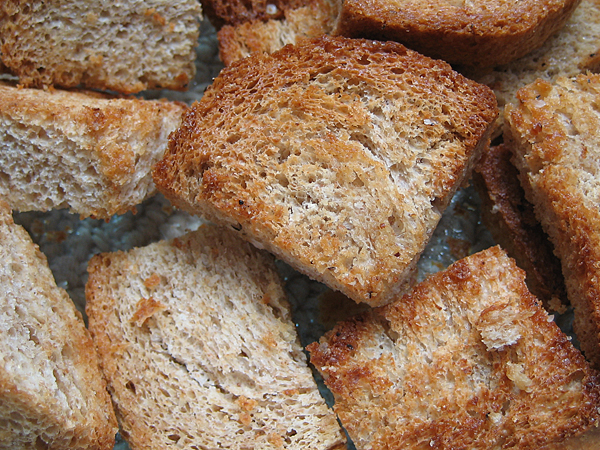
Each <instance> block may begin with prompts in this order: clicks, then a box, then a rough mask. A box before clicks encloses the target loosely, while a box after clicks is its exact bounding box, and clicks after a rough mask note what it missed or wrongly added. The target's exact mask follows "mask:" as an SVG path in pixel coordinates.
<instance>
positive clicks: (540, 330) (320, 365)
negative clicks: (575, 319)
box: [308, 246, 600, 450]
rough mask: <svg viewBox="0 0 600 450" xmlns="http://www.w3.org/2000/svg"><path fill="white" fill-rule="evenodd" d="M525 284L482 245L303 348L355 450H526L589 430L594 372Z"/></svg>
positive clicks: (598, 395) (593, 420) (595, 392)
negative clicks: (403, 293)
mask: <svg viewBox="0 0 600 450" xmlns="http://www.w3.org/2000/svg"><path fill="white" fill-rule="evenodd" d="M524 279H525V273H524V272H523V271H522V270H521V269H519V268H518V267H517V266H516V264H515V263H514V261H513V260H512V259H510V258H508V257H507V256H506V253H505V252H504V251H503V250H502V249H501V248H500V247H498V246H496V247H491V248H489V249H487V250H484V251H482V252H479V253H476V254H474V255H471V256H469V257H466V258H464V259H462V260H459V261H458V262H456V263H454V264H453V265H451V266H450V267H449V268H448V269H446V270H445V271H442V272H438V273H437V274H434V275H432V276H430V277H429V278H427V279H426V280H425V281H423V282H422V283H421V284H419V285H418V286H416V287H415V288H414V290H413V291H412V292H411V293H410V294H407V295H405V296H404V297H403V298H401V299H398V300H397V301H395V302H393V303H391V304H389V305H387V306H385V307H382V308H378V309H374V310H372V311H370V312H367V313H365V314H363V315H361V316H358V317H356V318H354V319H352V320H349V321H347V322H343V323H341V324H339V325H338V326H337V327H336V328H334V329H333V330H332V331H331V332H329V333H328V334H327V335H326V336H324V337H323V338H322V339H321V340H320V342H319V343H316V342H315V343H313V344H310V345H309V346H308V350H309V352H310V359H311V362H312V363H313V364H314V365H315V366H316V367H317V369H318V370H319V371H320V372H321V373H322V374H323V376H324V378H325V382H326V384H327V386H328V387H329V388H330V389H331V391H332V392H333V395H334V397H335V406H334V410H335V411H336V413H337V414H338V416H339V418H340V419H341V422H342V425H343V426H344V427H345V428H346V430H347V431H348V433H349V436H350V438H351V439H352V440H353V441H354V443H355V444H356V446H357V448H369V449H373V450H376V449H389V448H394V449H405V448H406V449H409V448H410V449H430V448H436V449H473V450H474V449H506V448H514V449H520V450H525V449H539V448H544V446H545V445H548V446H553V445H557V444H558V443H559V442H562V441H563V440H565V439H567V438H569V437H570V436H578V435H581V434H582V433H584V432H586V431H587V430H590V429H591V430H592V431H595V426H596V425H597V424H598V422H599V420H600V417H599V410H598V406H599V405H600V403H599V401H600V385H599V382H600V380H599V378H598V374H597V372H595V371H593V370H592V369H590V367H589V365H588V363H587V362H586V361H585V359H584V357H583V355H582V354H581V353H580V352H579V351H578V350H577V349H575V348H574V347H573V345H572V344H571V342H570V341H569V339H568V338H567V336H566V335H565V334H564V333H563V332H562V331H561V330H560V329H559V328H558V326H557V325H556V324H555V323H554V322H553V321H552V317H551V316H548V314H547V312H546V311H545V310H544V309H543V308H542V307H541V305H539V304H538V303H537V300H536V298H535V297H534V296H533V295H532V294H530V293H529V291H528V290H527V287H526V285H525V281H524ZM548 448H557V447H548Z"/></svg>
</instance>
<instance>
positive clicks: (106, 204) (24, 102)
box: [0, 84, 186, 218]
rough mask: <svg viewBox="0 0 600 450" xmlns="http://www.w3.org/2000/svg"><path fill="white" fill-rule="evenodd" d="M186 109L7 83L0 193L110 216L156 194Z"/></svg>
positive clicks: (19, 206) (1, 104)
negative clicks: (159, 172)
mask: <svg viewBox="0 0 600 450" xmlns="http://www.w3.org/2000/svg"><path fill="white" fill-rule="evenodd" d="M185 109H186V106H185V105H183V104H179V103H174V102H166V101H150V100H139V99H135V98H112V97H108V96H104V95H101V94H97V93H92V92H69V91H60V90H50V91H43V90H38V89H21V88H17V87H14V86H11V85H8V84H0V149H1V151H0V197H3V198H5V199H6V200H7V201H8V202H9V203H10V205H11V206H12V208H14V209H16V210H19V211H31V210H37V211H48V210H50V209H56V208H69V209H70V211H72V212H74V213H77V214H80V215H81V216H82V217H88V216H93V217H97V218H109V217H111V216H112V215H113V214H117V213H119V214H120V213H124V212H126V211H129V210H132V209H134V208H135V206H136V205H138V204H139V203H141V202H142V201H143V200H144V199H145V198H147V197H149V196H150V195H152V194H154V193H155V192H156V188H155V186H154V183H153V181H152V175H151V168H152V165H153V164H154V163H155V162H156V161H157V160H158V159H160V158H161V157H162V155H163V153H164V150H165V149H166V146H167V136H168V134H169V133H170V132H171V131H173V130H174V129H175V128H176V127H177V126H178V125H179V123H180V121H181V115H182V113H183V111H184V110H185Z"/></svg>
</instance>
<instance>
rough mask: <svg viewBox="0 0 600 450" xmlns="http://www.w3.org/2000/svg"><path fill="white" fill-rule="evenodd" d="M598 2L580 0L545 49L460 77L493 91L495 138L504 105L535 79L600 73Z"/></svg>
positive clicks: (599, 2) (500, 126)
mask: <svg viewBox="0 0 600 450" xmlns="http://www.w3.org/2000/svg"><path fill="white" fill-rule="evenodd" d="M598 35H600V0H582V2H581V3H580V4H579V6H578V7H577V8H576V9H575V11H574V12H573V14H572V15H571V17H570V18H569V20H568V21H567V23H566V24H565V26H564V27H562V28H561V29H560V30H558V31H557V32H556V33H554V34H553V35H552V36H551V37H550V38H548V40H547V41H546V42H544V45H542V46H541V47H539V48H538V49H536V50H533V51H532V52H530V53H528V54H527V55H525V56H523V57H522V58H519V59H517V60H515V61H513V62H511V63H509V64H506V65H502V66H498V67H495V68H492V69H489V68H488V69H486V70H466V71H463V72H462V73H463V74H464V75H466V76H467V77H469V78H472V79H474V80H475V81H477V82H479V83H483V84H486V85H487V86H489V87H490V88H492V89H493V90H494V93H495V94H496V98H497V99H498V107H499V108H500V114H499V115H498V120H497V127H496V131H495V132H494V136H499V135H500V134H502V129H503V124H504V114H503V110H504V105H506V104H508V103H517V97H516V94H517V91H518V90H519V89H520V88H522V87H523V86H525V85H527V84H530V83H533V82H534V81H535V80H536V79H537V78H542V79H544V80H547V81H553V80H555V79H557V78H558V77H574V76H576V75H578V74H579V73H582V72H586V71H591V72H598V71H600V41H599V40H598Z"/></svg>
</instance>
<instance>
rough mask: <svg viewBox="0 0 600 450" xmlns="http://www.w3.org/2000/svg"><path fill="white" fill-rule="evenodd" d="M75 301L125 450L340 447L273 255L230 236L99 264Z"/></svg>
mask: <svg viewBox="0 0 600 450" xmlns="http://www.w3.org/2000/svg"><path fill="white" fill-rule="evenodd" d="M86 297H87V306H86V312H87V314H88V317H89V328H90V331H91V333H92V335H93V337H94V341H95V343H96V345H97V347H98V350H99V354H100V356H101V364H102V368H103V371H104V373H105V374H106V376H107V378H108V382H109V390H110V392H111V394H112V398H113V402H114V404H115V407H116V412H117V417H118V419H119V422H120V425H121V427H122V435H123V436H124V437H125V439H126V440H127V441H128V443H129V445H130V446H131V448H132V449H133V450H136V449H163V448H167V447H171V446H177V448H205V449H213V448H231V449H245V448H257V449H265V450H267V449H282V448H285V449H302V450H304V449H315V450H317V449H334V448H336V449H341V448H345V447H344V443H345V436H344V434H343V433H342V431H341V428H340V427H339V425H338V423H337V420H336V417H335V414H334V413H333V411H331V410H330V409H329V408H328V407H327V405H326V404H325V401H324V400H323V398H322V397H321V396H320V394H319V391H318V389H317V385H316V383H315V381H314V379H313V377H312V374H311V371H310V369H309V367H308V365H307V361H306V357H305V355H304V353H303V351H302V347H301V346H300V345H299V342H298V338H297V335H296V331H295V327H294V323H293V322H292V320H291V317H290V310H289V305H288V304H287V301H286V299H285V294H284V291H283V287H282V284H281V281H280V279H279V277H278V275H277V272H276V270H275V266H274V264H273V258H272V257H271V255H269V254H267V253H266V252H261V251H258V250H257V249H256V248H254V247H253V246H252V245H250V244H248V243H246V242H244V241H242V240H241V239H239V237H238V236H236V235H235V233H234V232H233V231H228V230H223V229H219V228H217V227H216V226H214V225H205V226H203V227H201V228H200V229H199V230H197V231H196V232H193V233H191V234H188V235H185V236H183V237H181V238H177V239H174V240H171V241H161V242H158V243H154V244H151V245H149V246H147V247H143V248H137V249H133V250H131V251H129V252H128V253H123V252H118V253H106V254H101V255H98V256H96V257H94V258H93V259H92V260H91V261H90V264H89V279H88V283H87V286H86Z"/></svg>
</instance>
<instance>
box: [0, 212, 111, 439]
mask: <svg viewBox="0 0 600 450" xmlns="http://www.w3.org/2000/svg"><path fill="white" fill-rule="evenodd" d="M0 257H1V260H2V264H1V265H0V283H1V285H2V290H1V291H0V303H1V305H2V306H0V405H1V407H0V424H1V425H0V448H3V449H13V450H19V449H23V450H25V449H26V450H30V449H34V448H35V449H41V448H49V449H56V450H71V449H98V450H101V449H104V450H111V449H112V447H113V445H114V442H115V434H116V433H117V421H116V419H115V414H114V411H113V408H112V405H111V402H110V397H109V395H108V392H107V391H106V383H105V381H104V379H103V378H102V375H101V373H100V369H99V367H98V356H97V354H96V352H95V351H94V347H93V344H92V340H91V338H90V336H89V334H88V332H87V330H86V329H85V325H84V323H83V320H82V318H81V314H80V313H79V312H77V310H76V309H75V307H74V305H73V302H71V300H70V299H69V297H68V295H67V293H66V292H65V291H64V290H63V289H60V288H58V287H57V286H56V282H55V281H54V277H53V276H52V273H51V272H50V269H49V268H48V262H47V261H46V258H45V256H44V255H43V254H42V253H41V252H40V251H39V249H38V247H37V245H35V244H34V243H33V242H32V241H31V239H30V237H29V235H28V234H27V232H26V231H25V230H24V229H23V228H22V227H21V226H19V225H16V224H15V223H14V222H13V220H12V216H11V211H10V209H9V207H8V205H7V204H6V203H5V202H4V201H0Z"/></svg>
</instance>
